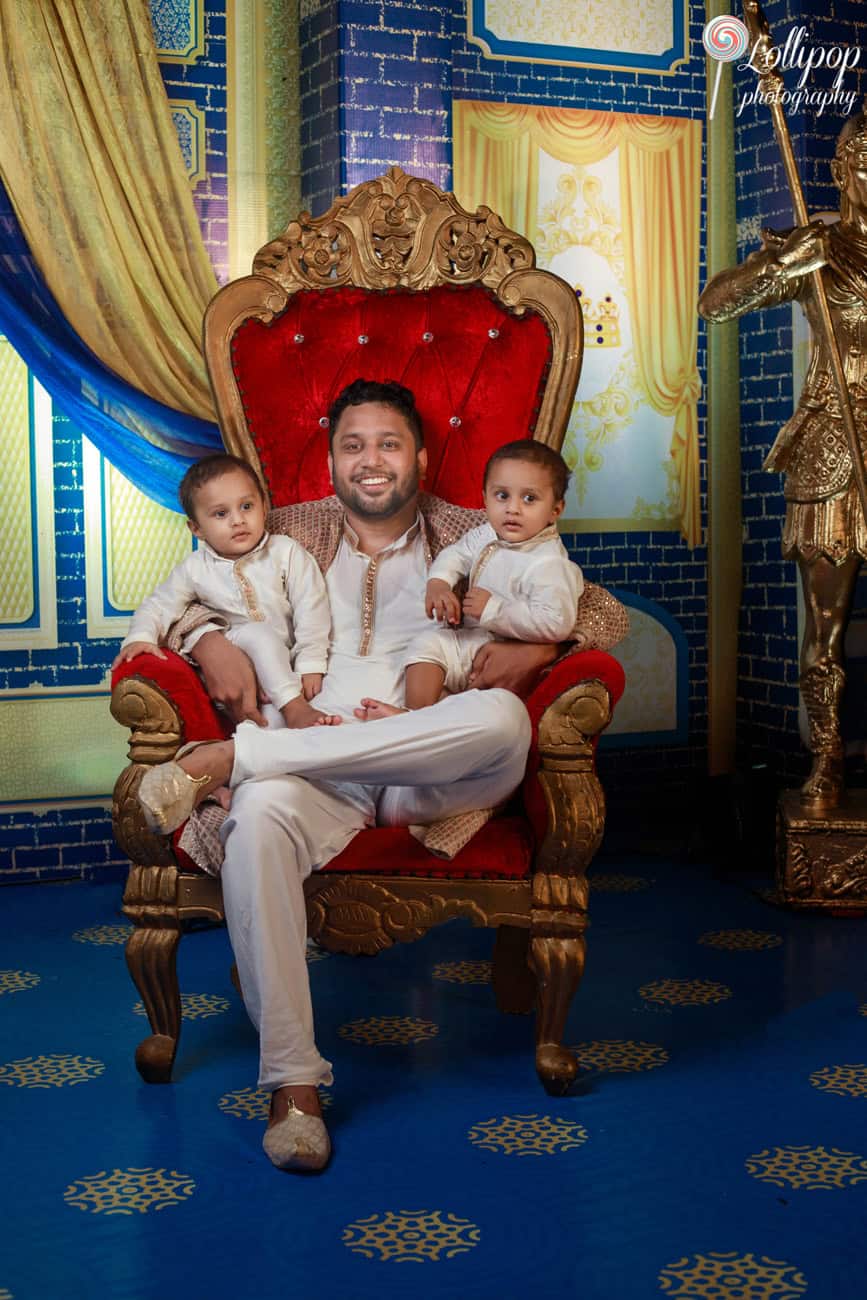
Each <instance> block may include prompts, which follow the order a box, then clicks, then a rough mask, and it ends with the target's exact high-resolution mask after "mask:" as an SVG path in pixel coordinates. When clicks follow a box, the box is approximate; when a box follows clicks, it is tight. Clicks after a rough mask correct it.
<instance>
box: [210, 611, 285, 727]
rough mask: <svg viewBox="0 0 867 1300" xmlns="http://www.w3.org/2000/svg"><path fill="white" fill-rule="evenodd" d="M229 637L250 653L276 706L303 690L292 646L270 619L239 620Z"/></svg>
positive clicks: (264, 687)
mask: <svg viewBox="0 0 867 1300" xmlns="http://www.w3.org/2000/svg"><path fill="white" fill-rule="evenodd" d="M226 639H227V640H228V641H231V642H232V645H236V646H238V648H239V649H240V650H243V651H244V653H245V654H246V655H248V656H249V658H250V660H251V661H252V664H253V667H254V668H255V669H256V676H257V677H258V679H259V684H260V685H261V687H262V690H263V691H264V692H265V694H266V695H267V696H268V698H269V699H270V701H271V703H272V704H273V705H274V708H275V709H282V708H283V705H284V704H288V703H289V701H290V700H294V699H295V696H296V695H300V694H301V678H300V677H299V676H298V674H297V673H296V672H295V670H294V669H293V667H292V647H291V646H289V645H287V643H286V642H285V641H284V639H283V637H282V636H280V634H279V632H277V631H276V629H275V628H273V627H272V626H271V624H270V623H256V622H253V621H252V620H251V621H250V622H249V623H237V624H235V626H234V627H230V628H228V629H227V631H226Z"/></svg>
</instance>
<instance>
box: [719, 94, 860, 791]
mask: <svg viewBox="0 0 867 1300" xmlns="http://www.w3.org/2000/svg"><path fill="white" fill-rule="evenodd" d="M831 174H832V176H833V178H834V183H835V184H836V185H837V187H838V189H839V190H840V221H839V223H835V224H833V225H830V226H827V225H825V224H824V223H822V222H820V221H814V222H810V223H809V224H808V225H804V226H800V227H798V228H797V229H795V230H793V231H791V232H790V233H784V234H778V233H775V232H771V231H765V232H764V233H763V242H762V248H761V250H760V251H758V252H756V253H752V254H751V255H750V256H749V257H748V258H747V259H746V261H745V262H742V263H741V264H740V265H739V266H736V267H734V268H733V269H731V270H728V271H722V272H721V273H720V274H719V275H716V276H714V278H713V279H712V280H711V281H710V282H709V284H708V285H707V286H706V288H705V290H704V292H703V293H702V295H701V298H700V299H699V305H698V306H699V311H700V313H701V314H702V316H704V317H705V319H706V320H709V321H723V320H731V319H732V318H734V317H736V316H741V315H743V313H744V312H747V311H751V310H753V309H754V308H758V307H772V306H775V305H776V304H777V303H783V302H792V301H794V300H797V301H799V302H800V303H801V306H802V308H803V310H804V312H805V314H806V317H807V320H808V321H809V323H810V328H811V336H812V355H811V359H810V366H809V370H808V372H807V377H806V380H805V382H804V387H803V389H802V391H801V395H800V397H799V399H798V405H797V409H796V411H795V414H794V415H793V416H792V418H791V419H790V420H789V421H787V423H786V424H785V425H784V426H783V428H782V429H781V430H780V432H779V434H778V435H777V439H776V441H775V442H774V445H773V447H772V448H771V450H770V453H769V455H768V457H767V459H766V461H765V468H766V469H775V470H780V471H782V472H784V473H785V475H786V479H785V495H786V519H785V523H784V525H783V554H784V555H785V556H786V558H791V557H794V558H795V559H796V560H797V562H798V568H799V571H800V574H801V582H802V585H803V590H804V600H805V603H806V614H807V622H806V628H805V631H804V640H803V644H802V646H801V662H800V685H801V694H802V697H803V700H804V703H805V706H806V709H807V716H808V718H809V724H810V749H811V751H812V755H813V765H812V770H811V772H810V775H809V777H808V779H807V781H806V783H805V784H804V786H803V788H802V791H801V798H802V801H803V802H805V803H807V804H813V805H817V806H819V807H822V806H824V807H833V806H835V805H836V804H837V803H838V802H839V800H840V796H841V793H842V788H843V746H842V741H841V738H840V703H841V699H842V695H843V688H844V686H845V682H846V675H845V670H844V660H843V638H844V634H845V630H846V624H847V622H848V619H849V614H850V611H851V607H852V597H853V594H854V590H855V582H856V579H857V576H858V570H859V568H860V566H861V562H862V560H864V559H867V526H865V520H864V511H863V509H862V505H861V502H860V500H859V493H858V488H857V484H856V481H855V473H854V471H853V464H852V456H851V455H850V452H849V446H848V443H847V439H846V434H845V429H844V424H843V417H842V415H841V407H840V399H839V395H838V391H837V388H836V387H835V384H834V378H833V370H832V361H831V355H830V348H829V347H828V346H827V344H826V343H825V340H824V338H823V335H822V332H821V330H820V328H819V320H818V307H817V302H816V296H815V294H814V292H813V289H812V286H811V283H810V280H811V274H812V273H813V272H815V271H816V270H818V269H820V268H821V271H822V280H823V283H824V286H825V291H826V295H827V299H828V305H829V308H830V313H831V319H832V322H833V326H834V334H835V337H836V340H837V346H838V349H839V353H840V358H841V360H842V363H843V370H844V374H845V379H846V387H847V388H848V392H849V400H850V405H851V409H852V414H853V417H854V422H855V429H856V431H857V439H858V443H859V444H860V448H861V455H862V460H863V458H864V453H865V451H867V100H865V106H864V109H862V111H861V112H860V113H859V114H857V115H856V116H855V117H853V118H851V119H850V120H849V121H848V122H847V123H846V125H845V126H844V127H843V130H842V131H841V133H840V136H839V138H838V140H837V147H836V150H835V154H834V160H833V162H832V163H831Z"/></svg>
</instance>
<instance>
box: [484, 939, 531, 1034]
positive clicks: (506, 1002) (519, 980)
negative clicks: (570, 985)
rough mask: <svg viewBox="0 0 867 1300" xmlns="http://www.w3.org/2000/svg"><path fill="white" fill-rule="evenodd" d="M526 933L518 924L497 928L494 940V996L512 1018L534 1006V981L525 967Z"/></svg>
mask: <svg viewBox="0 0 867 1300" xmlns="http://www.w3.org/2000/svg"><path fill="white" fill-rule="evenodd" d="M529 946H530V931H529V930H528V929H527V928H526V927H523V926H519V925H499V926H497V936H496V939H495V940H494V996H495V998H496V999H497V1006H498V1007H499V1009H500V1010H501V1011H505V1012H507V1013H508V1014H510V1015H513V1016H526V1015H529V1013H530V1012H531V1011H532V1010H533V1007H534V1006H535V1005H536V980H535V977H534V975H533V972H532V971H531V970H530V967H529V965H528V961H529V957H528V950H529Z"/></svg>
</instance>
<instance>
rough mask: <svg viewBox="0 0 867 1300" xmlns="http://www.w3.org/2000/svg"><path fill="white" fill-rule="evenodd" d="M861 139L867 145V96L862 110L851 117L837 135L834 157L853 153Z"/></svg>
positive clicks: (843, 156) (842, 156)
mask: <svg viewBox="0 0 867 1300" xmlns="http://www.w3.org/2000/svg"><path fill="white" fill-rule="evenodd" d="M860 141H863V142H864V144H865V146H867V96H865V99H864V102H863V104H862V105H861V112H860V113H855V114H854V116H853V117H850V118H849V120H848V121H847V122H846V123H845V125H844V126H843V130H842V131H841V132H840V134H839V135H838V136H837V145H836V148H835V149H834V157H835V158H845V156H846V154H848V153H851V152H852V150H853V149H854V148H855V145H856V144H858V143H859V142H860Z"/></svg>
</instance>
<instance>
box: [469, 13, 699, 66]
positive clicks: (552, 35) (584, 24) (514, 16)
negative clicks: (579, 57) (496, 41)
mask: <svg viewBox="0 0 867 1300" xmlns="http://www.w3.org/2000/svg"><path fill="white" fill-rule="evenodd" d="M485 17H486V20H487V24H488V27H489V28H490V30H491V31H492V32H495V33H496V35H497V36H498V37H499V38H500V39H501V40H504V41H519V42H524V43H528V44H531V45H540V46H547V45H551V44H553V43H554V40H555V39H556V43H557V44H558V45H567V46H571V47H573V48H574V49H575V50H582V49H583V50H602V51H607V52H610V53H612V54H615V53H619V54H654V55H662V54H664V53H665V52H666V51H667V50H670V49H671V47H672V45H673V44H674V16H673V12H672V6H671V0H646V2H645V3H643V4H640V5H637V4H635V2H634V0H607V2H606V4H605V5H604V6H603V5H600V4H595V5H580V4H575V0H523V3H521V4H515V3H514V0H487V4H486V5H485Z"/></svg>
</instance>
